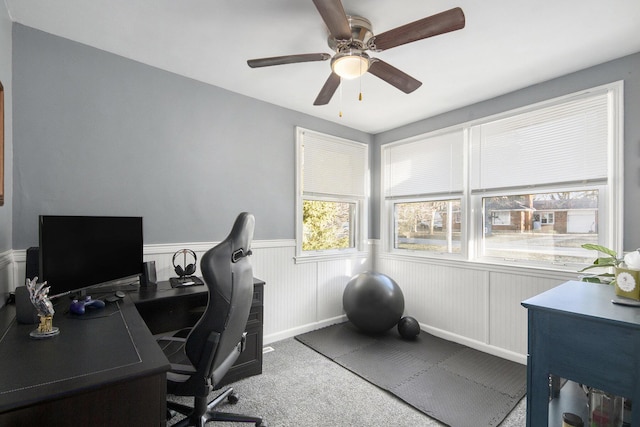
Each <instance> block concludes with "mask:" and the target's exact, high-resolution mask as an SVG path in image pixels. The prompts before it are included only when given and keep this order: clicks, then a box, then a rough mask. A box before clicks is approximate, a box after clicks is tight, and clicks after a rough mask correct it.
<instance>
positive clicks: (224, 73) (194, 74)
mask: <svg viewBox="0 0 640 427" xmlns="http://www.w3.org/2000/svg"><path fill="white" fill-rule="evenodd" d="M5 2H6V5H7V8H8V10H9V14H10V16H11V19H12V20H13V21H14V22H18V23H21V24H23V25H26V26H29V27H33V28H37V29H40V30H42V31H45V32H48V33H51V34H55V35H57V36H61V37H65V38H68V39H71V40H75V41H77V42H80V43H84V44H87V45H89V46H93V47H96V48H98V49H102V50H105V51H108V52H112V53H115V54H117V55H121V56H124V57H126V58H130V59H133V60H136V61H139V62H142V63H145V64H149V65H152V66H155V67H158V68H161V69H164V70H168V71H171V72H174V73H177V74H180V75H183V76H187V77H190V78H193V79H196V80H199V81H202V82H206V83H210V84H212V85H215V86H219V87H222V88H225V89H228V90H230V91H233V92H237V93H241V94H243V95H247V96H250V97H253V98H256V99H260V100H262V101H266V102H269V103H272V104H276V105H279V106H282V107H285V108H289V109H292V110H296V111H300V112H302V113H306V114H309V115H312V116H316V117H319V118H322V119H326V120H331V121H334V122H337V123H340V124H343V125H345V126H348V127H352V128H355V129H359V130H362V131H365V132H368V133H378V132H381V131H384V130H388V129H392V128H395V127H398V126H401V125H404V124H407V123H411V122H415V121H417V120H420V119H424V118H427V117H430V116H434V115H437V114H439V113H443V112H446V111H450V110H453V109H456V108H459V107H462V106H465V105H469V104H472V103H475V102H478V101H482V100H485V99H489V98H492V97H495V96H498V95H501V94H504V93H507V92H511V91H513V90H516V89H519V88H523V87H526V86H530V85H532V84H535V83H538V82H541V81H545V80H549V79H551V78H554V77H557V76H560V75H563V74H567V73H570V72H573V71H576V70H579V69H583V68H586V67H589V66H592V65H596V64H599V63H602V62H606V61H609V60H611V59H614V58H619V57H621V56H625V55H628V54H631V53H635V52H640V1H639V0H609V1H602V0H555V1H552V0H546V1H523V0H490V1H478V0H457V1H456V2H451V1H444V0H432V1H425V0H396V1H388V0H343V4H344V9H345V11H346V12H347V13H348V14H352V15H360V16H363V17H365V18H367V19H369V20H370V21H371V22H372V24H373V32H374V34H375V33H382V32H384V31H387V30H390V29H392V28H395V27H397V26H400V25H403V24H406V23H408V22H412V21H415V20H417V19H421V18H423V17H426V16H430V15H433V14H435V13H438V12H441V11H444V10H448V9H451V8H452V7H456V6H460V7H461V8H462V9H463V11H464V13H465V16H466V27H465V28H464V29H462V30H459V31H455V32H452V33H448V34H443V35H440V36H436V37H433V38H429V39H425V40H421V41H417V42H414V43H411V44H407V45H403V46H399V47H395V48H393V49H389V50H387V51H384V52H380V53H375V54H373V55H372V56H375V57H378V58H380V59H382V60H384V61H386V62H388V63H390V64H392V65H393V66H395V67H396V68H399V69H401V70H402V71H404V72H406V73H407V74H409V75H411V76H412V77H414V78H416V79H418V80H420V81H422V83H423V85H422V86H421V87H420V88H419V89H418V90H416V91H415V92H413V93H411V94H405V93H403V92H401V91H399V90H398V89H395V88H394V87H392V86H390V85H388V84H387V83H385V82H383V81H382V80H380V79H378V78H377V77H375V76H373V75H371V74H366V75H365V76H364V77H363V78H362V79H361V80H360V81H359V80H352V81H348V82H345V83H343V85H342V96H340V89H338V91H337V92H336V94H335V95H334V97H333V99H332V100H331V102H330V103H329V104H328V105H325V106H313V101H314V99H315V97H316V96H317V94H318V92H319V91H320V88H321V87H322V85H323V84H324V82H325V80H326V79H327V78H328V76H329V74H330V65H329V61H325V62H309V63H300V64H290V65H281V66H275V67H266V68H256V69H251V68H249V67H248V66H247V64H246V60H247V59H252V58H261V57H269V56H279V55H288V54H298V53H318V52H327V53H333V52H332V51H331V49H329V47H328V46H327V42H326V40H327V34H328V32H327V29H326V27H325V26H324V23H323V21H322V19H321V18H320V15H319V14H318V12H317V10H316V8H315V6H314V5H313V3H312V2H311V0H268V1H265V0H5ZM360 86H361V87H362V93H363V100H362V101H358V100H357V96H358V92H359V90H360ZM340 110H342V112H343V117H339V111H340Z"/></svg>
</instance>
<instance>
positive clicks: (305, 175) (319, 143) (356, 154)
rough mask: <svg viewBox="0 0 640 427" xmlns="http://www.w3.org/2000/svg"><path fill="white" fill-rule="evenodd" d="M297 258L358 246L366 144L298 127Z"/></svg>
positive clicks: (365, 182)
mask: <svg viewBox="0 0 640 427" xmlns="http://www.w3.org/2000/svg"><path fill="white" fill-rule="evenodd" d="M296 140H297V159H298V160H297V161H298V167H297V180H296V182H297V195H298V196H297V206H298V208H297V214H296V216H297V232H296V235H297V241H298V244H297V246H298V251H297V252H298V256H311V255H331V254H340V253H344V252H354V251H358V250H361V249H362V241H363V239H364V230H365V229H366V228H365V223H366V210H367V209H366V208H367V206H366V194H367V193H366V189H367V186H368V179H367V178H368V147H367V145H366V144H363V143H359V142H354V141H349V140H345V139H342V138H337V137H333V136H331V135H325V134H321V133H318V132H314V131H310V130H307V129H303V128H297V131H296Z"/></svg>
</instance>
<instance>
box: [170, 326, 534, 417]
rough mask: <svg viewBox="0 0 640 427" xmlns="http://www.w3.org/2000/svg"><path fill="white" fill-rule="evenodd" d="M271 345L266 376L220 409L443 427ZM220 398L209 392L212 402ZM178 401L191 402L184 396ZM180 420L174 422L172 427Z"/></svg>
mask: <svg viewBox="0 0 640 427" xmlns="http://www.w3.org/2000/svg"><path fill="white" fill-rule="evenodd" d="M270 346H271V347H273V349H274V351H273V352H270V353H266V354H264V360H263V373H262V374H261V375H257V376H254V377H250V378H246V379H244V380H241V381H238V382H237V383H234V384H232V386H233V387H234V389H235V391H236V392H238V393H239V394H240V401H239V402H238V403H237V404H236V405H231V404H226V403H225V404H224V405H222V406H221V410H224V411H229V412H238V413H246V414H251V415H254V414H255V415H260V416H263V417H264V418H265V420H266V421H267V422H268V423H269V426H270V427H294V426H295V427H302V426H314V427H348V426H367V425H372V426H388V427H421V426H443V425H444V424H442V423H440V422H438V421H436V420H434V419H432V418H429V417H427V416H426V415H424V414H423V413H421V412H420V411H418V410H416V409H415V408H413V407H411V406H410V405H408V404H406V403H405V402H403V401H402V400H400V399H398V398H397V397H395V396H394V395H392V394H391V393H388V392H386V391H384V390H381V389H380V388H378V387H376V386H374V385H372V384H371V383H369V382H367V381H365V380H364V379H362V378H360V377H359V376H357V375H355V374H353V373H351V372H350V371H348V370H347V369H344V368H342V367H341V366H339V365H337V364H335V363H333V362H332V361H331V360H329V359H327V358H326V357H324V356H322V355H320V354H319V353H317V352H315V351H313V350H311V349H310V348H309V347H307V346H305V345H303V344H301V343H299V342H298V341H296V340H295V339H293V338H289V339H286V340H283V341H279V342H276V343H273V344H270ZM216 395H217V393H216V392H213V393H211V396H210V397H211V399H213V398H214V397H215V396H216ZM174 400H177V401H180V402H182V403H189V404H190V403H191V402H190V401H189V400H188V399H183V398H174ZM525 411H526V409H525V402H524V399H523V400H522V401H521V402H520V403H519V404H518V405H517V406H516V407H515V408H514V410H513V411H512V412H511V413H510V414H509V415H508V416H507V418H506V419H505V420H504V421H503V422H502V424H501V425H500V426H501V427H524V426H525V424H526V423H525ZM179 419H180V418H178V417H176V418H175V419H172V420H170V422H169V423H168V425H171V424H172V423H174V422H175V421H177V420H179ZM211 425H220V426H223V425H226V426H230V427H240V426H251V425H252V424H240V423H212V424H211ZM454 427H455V426H454Z"/></svg>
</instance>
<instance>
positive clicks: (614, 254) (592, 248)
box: [582, 243, 618, 258]
mask: <svg viewBox="0 0 640 427" xmlns="http://www.w3.org/2000/svg"><path fill="white" fill-rule="evenodd" d="M582 248H584V249H587V250H590V251H598V252H602V253H603V254H607V255H610V256H612V257H613V258H617V257H618V253H617V252H616V251H614V250H611V249H609V248H606V247H604V246H600V245H594V244H593V243H585V244H584V245H582Z"/></svg>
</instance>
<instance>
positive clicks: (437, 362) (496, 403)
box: [295, 322, 527, 427]
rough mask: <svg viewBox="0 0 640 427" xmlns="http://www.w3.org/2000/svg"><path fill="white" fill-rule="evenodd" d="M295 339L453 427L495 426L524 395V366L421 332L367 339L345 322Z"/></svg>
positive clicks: (394, 330) (369, 337)
mask: <svg viewBox="0 0 640 427" xmlns="http://www.w3.org/2000/svg"><path fill="white" fill-rule="evenodd" d="M295 338H296V339H297V340H298V341H300V342H301V343H303V344H305V345H307V346H308V347H310V348H312V349H314V350H315V351H317V352H318V353H320V354H322V355H324V356H325V357H327V358H329V359H331V360H332V361H334V362H335V363H337V364H339V365H341V366H342V367H344V368H346V369H348V370H350V371H352V372H353V373H355V374H357V375H359V376H360V377H362V378H364V379H365V380H367V381H369V382H370V383H372V384H374V385H376V386H378V387H380V388H382V389H384V390H387V391H389V392H390V393H392V394H394V395H396V396H397V397H398V398H400V399H402V400H404V401H405V402H407V403H408V404H410V405H411V406H413V407H415V408H416V409H418V410H420V411H421V412H423V413H425V414H426V415H428V416H430V417H432V418H435V419H437V420H438V421H441V422H443V423H445V424H448V425H451V426H456V427H467V426H469V427H477V426H497V425H498V424H500V423H501V422H502V420H504V418H505V417H506V416H507V415H508V414H509V412H511V410H512V409H513V408H514V407H515V405H516V404H517V403H518V402H519V401H520V399H522V397H523V396H524V394H525V392H526V381H527V368H526V366H524V365H521V364H519V363H515V362H511V361H508V360H505V359H501V358H499V357H496V356H492V355H489V354H486V353H483V352H480V351H477V350H474V349H471V348H469V347H466V346H463V345H461V344H457V343H454V342H451V341H447V340H444V339H441V338H438V337H435V336H433V335H430V334H428V333H426V332H424V331H422V332H421V333H420V335H418V337H417V338H416V339H415V340H411V341H409V340H404V339H402V338H401V337H400V335H399V334H398V333H397V331H396V329H395V328H394V329H392V330H390V331H389V332H387V333H386V334H383V335H367V334H364V333H361V332H360V331H359V330H358V329H357V328H356V327H355V326H353V324H351V323H350V322H346V323H341V324H338V325H333V326H329V327H327V328H323V329H319V330H317V331H312V332H308V333H306V334H302V335H298V336H296V337H295Z"/></svg>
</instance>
